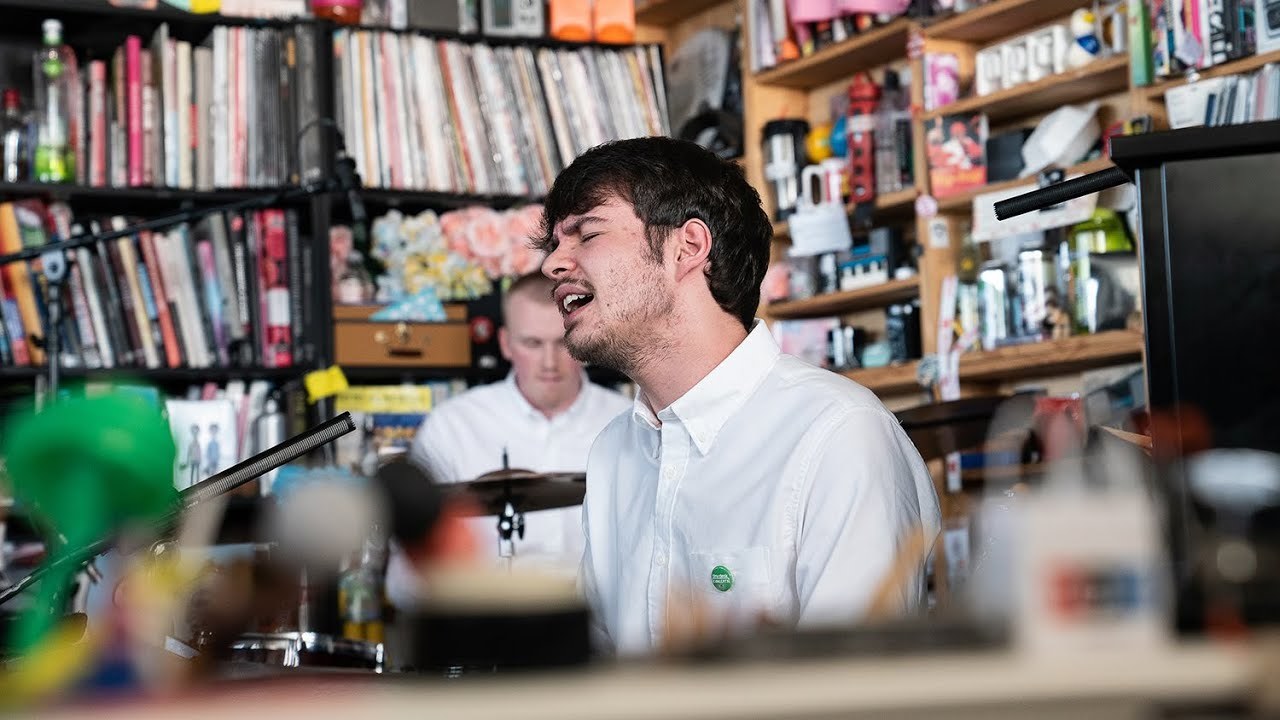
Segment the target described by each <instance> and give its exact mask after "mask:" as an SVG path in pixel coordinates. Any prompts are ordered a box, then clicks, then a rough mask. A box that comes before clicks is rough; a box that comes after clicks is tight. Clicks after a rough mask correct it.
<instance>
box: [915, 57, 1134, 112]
mask: <svg viewBox="0 0 1280 720" xmlns="http://www.w3.org/2000/svg"><path fill="white" fill-rule="evenodd" d="M1128 87H1129V56H1127V55H1120V56H1117V57H1112V58H1107V59H1105V60H1098V61H1096V62H1093V63H1090V64H1089V65H1086V66H1085V67H1082V68H1080V69H1079V70H1071V71H1068V72H1064V73H1060V74H1058V75H1050V76H1049V77H1047V78H1044V79H1041V80H1037V81H1036V82H1030V83H1023V84H1022V85H1019V86H1017V87H1013V88H1009V89H1007V90H1000V91H998V92H993V93H991V94H989V95H982V96H974V97H967V98H964V99H963V100H958V101H956V102H953V103H951V104H950V105H946V106H944V107H941V108H939V109H937V110H934V111H932V112H929V113H925V115H924V118H925V119H926V120H932V119H933V118H937V117H942V116H944V115H954V114H958V113H969V112H985V113H986V114H987V118H988V119H989V120H990V121H991V122H999V121H1002V120H1008V119H1011V118H1018V117H1025V116H1027V115H1034V114H1036V113H1039V112H1044V111H1048V110H1054V109H1057V108H1058V107H1061V106H1062V105H1069V104H1071V103H1077V102H1082V101H1087V100H1092V99H1094V98H1096V97H1099V96H1102V95H1108V94H1110V93H1115V92H1122V91H1124V90H1127V89H1128Z"/></svg>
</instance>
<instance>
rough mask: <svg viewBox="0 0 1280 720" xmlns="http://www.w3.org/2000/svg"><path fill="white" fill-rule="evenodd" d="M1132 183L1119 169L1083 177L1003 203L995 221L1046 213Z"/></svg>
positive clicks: (997, 204) (1001, 202)
mask: <svg viewBox="0 0 1280 720" xmlns="http://www.w3.org/2000/svg"><path fill="white" fill-rule="evenodd" d="M1127 182H1130V177H1129V175H1128V173H1126V172H1125V171H1124V170H1121V169H1120V168H1118V167H1109V168H1107V169H1106V170H1100V171H1098V172H1094V173H1089V174H1088V175H1082V176H1080V177H1078V178H1072V179H1070V180H1066V181H1064V182H1060V183H1055V184H1053V185H1050V186H1048V187H1043V188H1039V189H1037V190H1032V191H1031V192H1028V193H1024V194H1022V195H1018V196H1016V197H1011V198H1007V199H1005V200H1001V201H999V202H997V203H996V204H995V208H996V218H997V219H999V220H1008V219H1009V218H1011V217H1014V216H1017V215H1024V214H1026V213H1029V212H1035V211H1036V210H1043V209H1044V208H1047V207H1052V206H1054V205H1057V204H1059V203H1063V202H1066V201H1068V200H1074V199H1076V198H1078V197H1083V196H1085V195H1089V194H1090V193H1096V192H1100V191H1102V190H1108V189H1110V188H1113V187H1119V186H1120V185H1124V184H1125V183H1127Z"/></svg>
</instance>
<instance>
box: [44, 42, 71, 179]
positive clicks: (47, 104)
mask: <svg viewBox="0 0 1280 720" xmlns="http://www.w3.org/2000/svg"><path fill="white" fill-rule="evenodd" d="M43 28H44V45H43V46H42V47H41V48H40V52H39V54H38V55H37V57H36V63H35V73H36V157H35V176H36V180H37V181H39V182H47V183H65V182H71V181H73V180H74V179H75V156H74V155H73V154H72V151H71V143H70V136H71V133H70V126H71V113H70V93H71V92H72V91H73V90H74V88H72V87H71V86H70V80H71V77H70V75H69V74H68V72H67V70H68V68H67V64H66V61H65V59H64V58H63V47H62V23H61V22H59V21H57V20H53V19H49V20H45V21H44V25H43Z"/></svg>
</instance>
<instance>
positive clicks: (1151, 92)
mask: <svg viewBox="0 0 1280 720" xmlns="http://www.w3.org/2000/svg"><path fill="white" fill-rule="evenodd" d="M1274 62H1280V50H1273V51H1271V52H1268V53H1262V54H1260V55H1250V56H1249V57H1244V58H1240V59H1239V60H1232V61H1229V62H1225V63H1222V64H1221V65H1214V66H1212V67H1209V68H1205V69H1203V70H1200V71H1198V72H1196V73H1194V74H1189V75H1186V76H1183V77H1179V78H1174V79H1171V80H1164V81H1161V82H1157V83H1155V84H1153V85H1149V86H1147V87H1144V88H1139V89H1138V90H1137V92H1138V93H1139V94H1141V95H1143V96H1144V97H1146V98H1148V99H1156V98H1162V97H1164V94H1165V93H1166V92H1168V91H1169V90H1170V89H1171V88H1175V87H1178V86H1180V85H1186V84H1189V83H1193V82H1198V81H1200V80H1208V79H1209V78H1216V77H1223V76H1225V75H1235V74H1237V73H1246V72H1252V71H1254V70H1257V69H1258V68H1260V67H1262V66H1263V65H1266V64H1268V63H1274Z"/></svg>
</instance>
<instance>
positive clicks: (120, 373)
mask: <svg viewBox="0 0 1280 720" xmlns="http://www.w3.org/2000/svg"><path fill="white" fill-rule="evenodd" d="M47 372H48V370H47V369H46V368H45V367H43V366H41V367H12V366H11V367H0V382H30V381H33V380H35V379H36V377H38V376H43V375H45V373H47ZM307 372H308V368H303V367H293V368H264V367H253V368H154V369H148V368H133V367H119V368H62V369H61V370H60V371H59V372H58V379H59V381H61V380H63V379H66V380H89V381H99V382H106V381H112V382H137V383H160V384H170V383H192V384H196V383H204V382H223V381H226V380H233V379H239V380H289V379H293V378H298V377H301V376H302V375H304V374H306V373H307Z"/></svg>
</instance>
